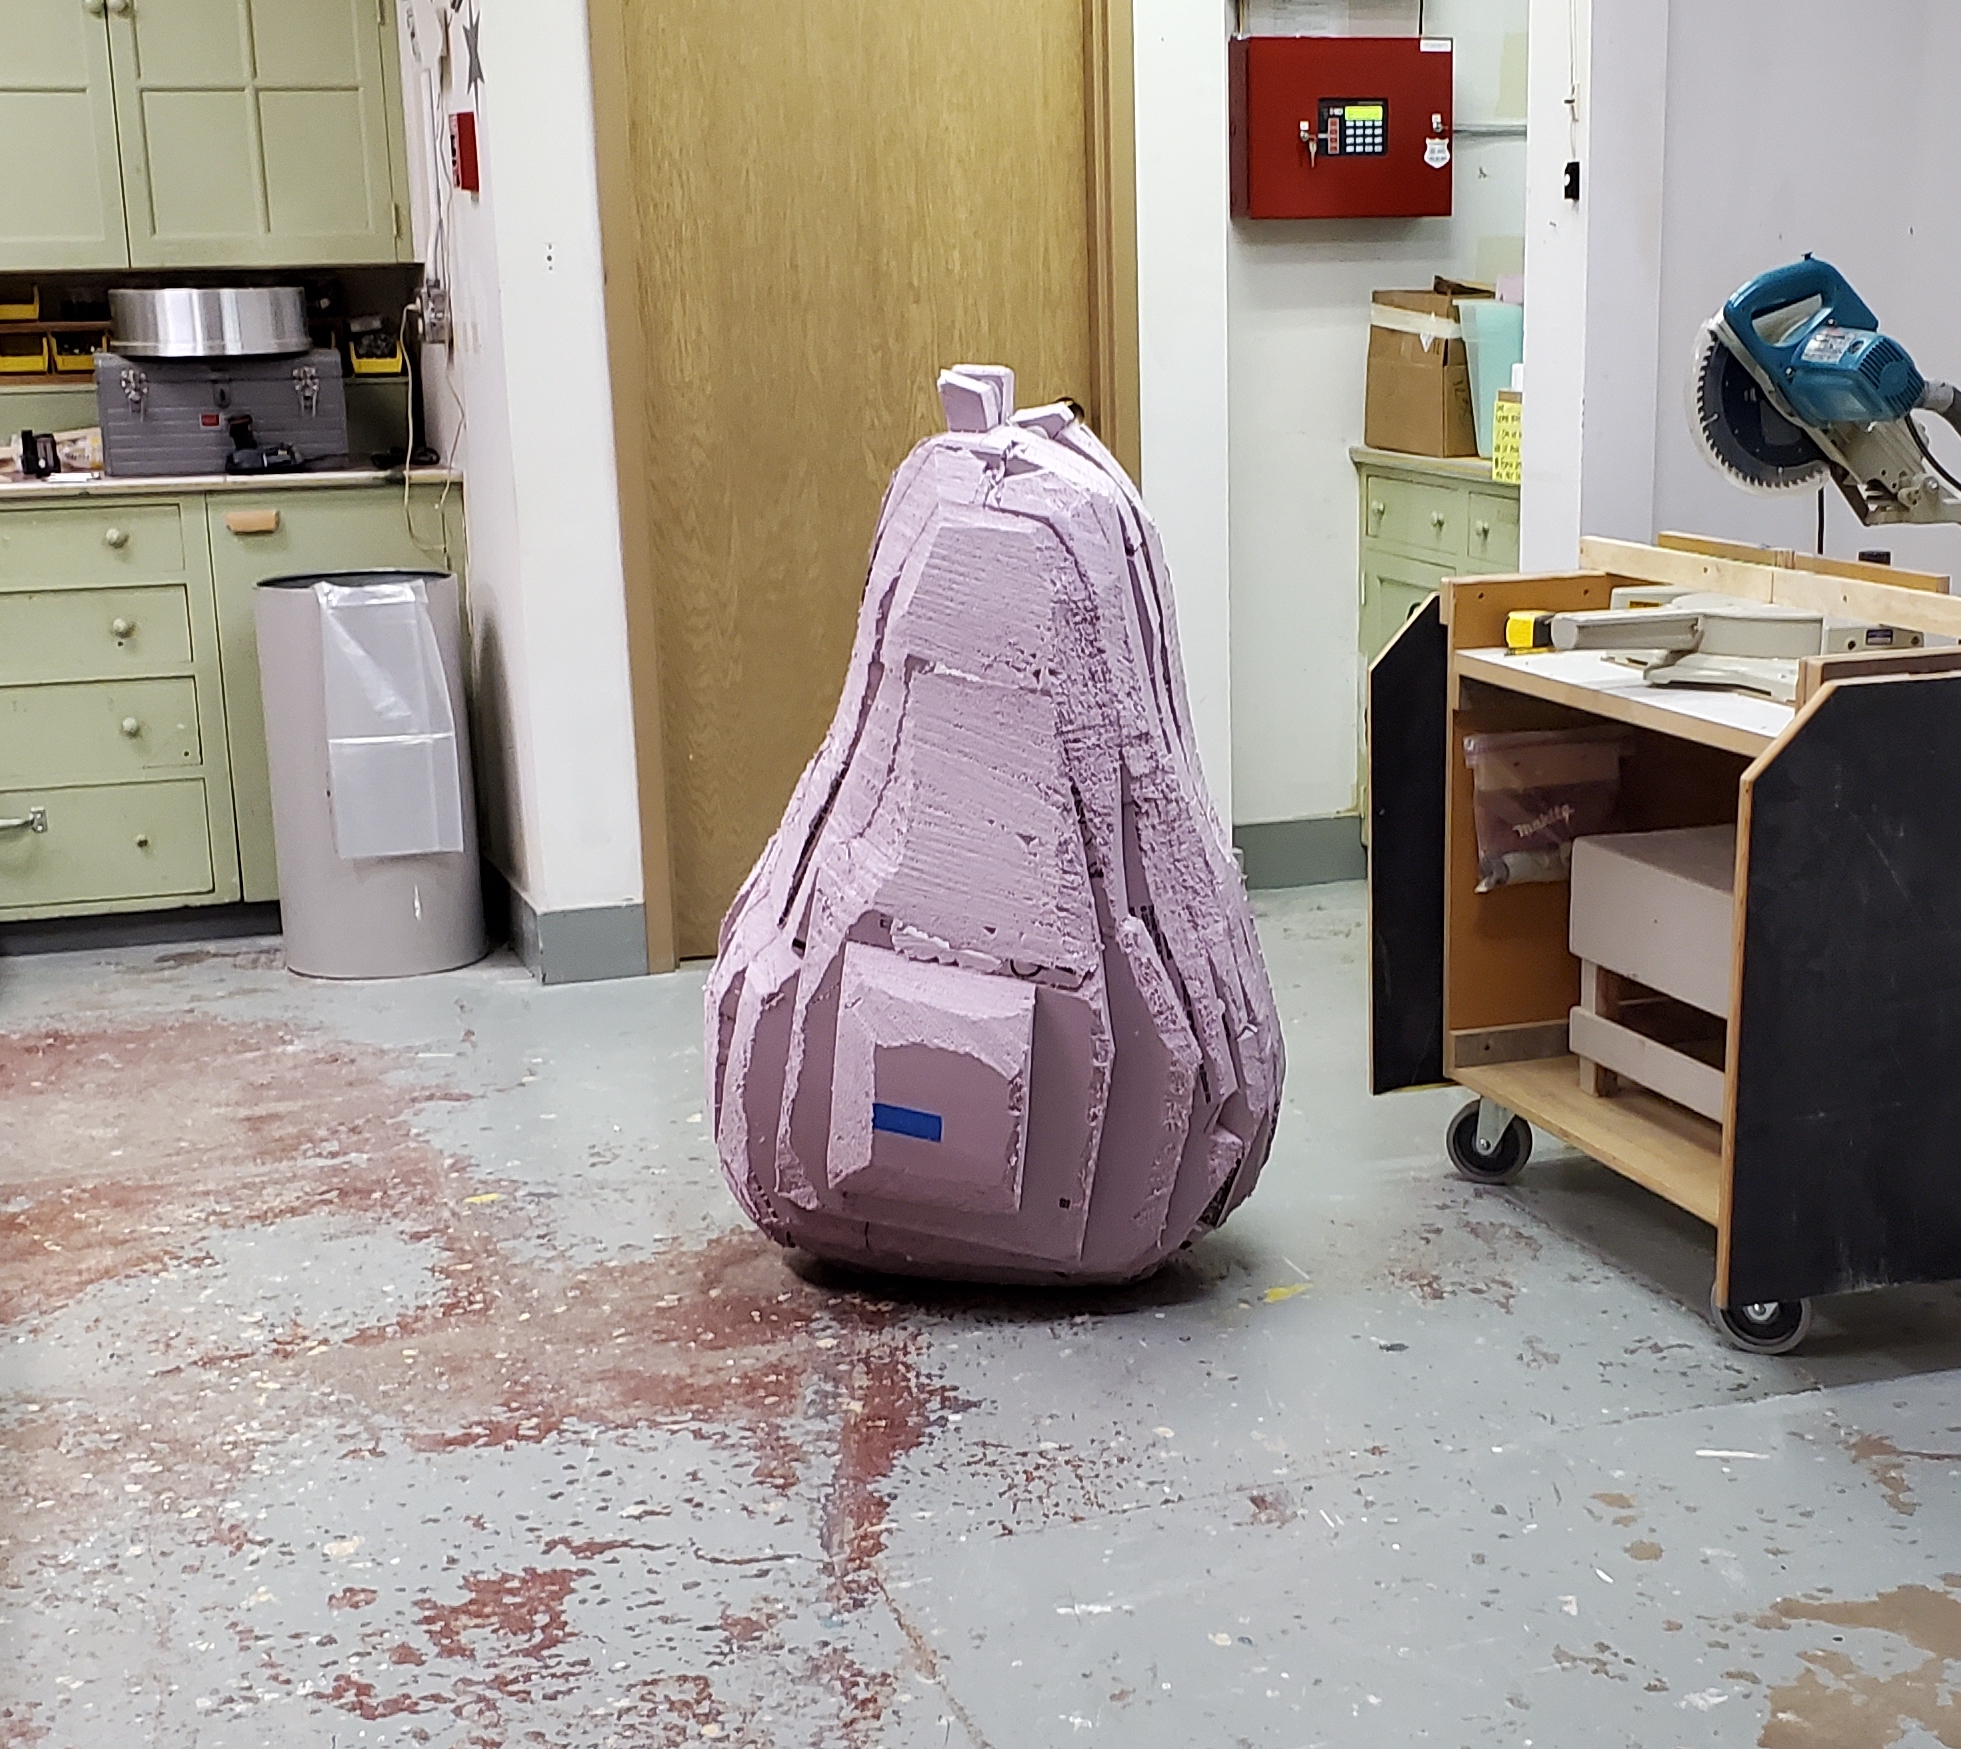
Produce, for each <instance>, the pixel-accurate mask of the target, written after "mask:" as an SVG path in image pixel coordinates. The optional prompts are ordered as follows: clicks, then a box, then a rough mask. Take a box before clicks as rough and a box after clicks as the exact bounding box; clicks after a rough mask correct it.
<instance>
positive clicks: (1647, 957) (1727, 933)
mask: <svg viewBox="0 0 1961 1749" xmlns="http://www.w3.org/2000/svg"><path fill="white" fill-rule="evenodd" d="M1735 887H1736V828H1735V827H1734V826H1689V827H1682V828H1678V829H1676V830H1672V831H1667V832H1617V833H1607V834H1602V835H1600V836H1598V837H1593V838H1581V839H1579V840H1577V841H1576V842H1575V844H1574V845H1573V897H1572V921H1571V926H1570V936H1569V945H1570V946H1571V948H1572V950H1573V953H1574V955H1575V957H1577V958H1579V959H1583V960H1592V961H1593V962H1594V964H1596V965H1601V966H1605V967H1606V968H1607V969H1608V970H1609V971H1612V972H1618V973H1620V975H1621V976H1622V977H1625V978H1632V979H1634V980H1635V982H1637V983H1641V984H1646V985H1647V986H1648V987H1649V988H1650V989H1652V990H1659V991H1661V992H1662V993H1663V994H1664V995H1668V996H1673V997H1674V998H1675V999H1676V1000H1677V1001H1679V1002H1687V1003H1689V1004H1690V1005H1691V1006H1692V1007H1695V1008H1700V1009H1702V1010H1703V1011H1704V1012H1705V1013H1708V1014H1717V1015H1721V1016H1722V1017H1723V1018H1724V1019H1725V1020H1727V1019H1728V1018H1729V1011H1730V974H1731V965H1730V961H1731V944H1732V939H1733V929H1732V924H1733V916H1734V911H1733V895H1734V892H1735Z"/></svg>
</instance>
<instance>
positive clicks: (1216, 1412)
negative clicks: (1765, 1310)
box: [0, 887, 1961, 1749]
mask: <svg viewBox="0 0 1961 1749" xmlns="http://www.w3.org/2000/svg"><path fill="white" fill-rule="evenodd" d="M1260 909H1261V927H1262V931H1263V934H1264V937H1265V940H1266V943H1267V950H1268V953H1269V955H1270V956H1271V964H1272V968H1273V972H1274V976H1275V980H1276V983H1277V984H1278V987H1279V991H1280V998H1281V1005H1282V1011H1283V1014H1284V1015H1285V1017H1286V1022H1287V1027H1288V1049H1289V1054H1290V1056H1291V1059H1292V1063H1291V1070H1290V1079H1289V1084H1288V1097H1287V1110H1286V1114H1285V1116H1284V1119H1283V1121H1282V1125H1281V1130H1280V1136H1279V1141H1278V1144H1277V1146H1276V1150H1275V1154H1274V1158H1273V1163H1272V1164H1271V1166H1270V1167H1269V1168H1268V1170H1267V1175H1266V1178H1265V1181H1264V1182H1263V1184H1262V1185H1261V1187H1260V1190H1259V1192H1258V1194H1257V1195H1256V1196H1255V1197H1254V1199H1253V1200H1252V1202H1251V1203H1250V1204H1248V1205H1247V1207H1246V1208H1245V1209H1244V1210H1242V1211H1241V1212H1240V1214H1239V1215H1238V1216H1237V1217H1235V1219H1234V1221H1233V1222H1232V1223H1231V1225H1230V1226H1228V1227H1227V1228H1226V1229H1225V1230H1224V1231H1223V1232H1221V1233H1218V1234H1215V1235H1213V1236H1211V1237H1209V1238H1207V1239H1205V1240H1203V1241H1202V1242H1201V1243H1199V1244H1198V1245H1197V1246H1195V1247H1194V1248H1193V1249H1192V1250H1191V1251H1190V1252H1189V1253H1187V1254H1185V1255H1184V1256H1182V1257H1181V1258H1180V1259H1179V1260H1178V1261H1176V1262H1175V1263H1174V1265H1173V1266H1172V1267H1171V1268H1169V1269H1168V1270H1166V1271H1165V1272H1164V1273H1163V1274H1162V1275H1160V1276H1159V1277H1158V1278H1156V1279H1155V1280H1153V1281H1151V1282H1149V1283H1146V1284H1144V1285H1143V1286H1140V1287H1137V1288H1134V1289H1131V1290H1128V1291H1125V1292H1121V1293H1117V1294H1101V1295H1088V1294H1070V1295H1061V1296H1057V1295H1043V1294H1032V1293H995V1292H985V1291H975V1290H971V1289H969V1290H959V1291H952V1290H940V1289H935V1288H932V1287H930V1286H921V1285H906V1284H899V1283H890V1282H884V1283H871V1284H867V1283H863V1282H855V1281H851V1280H848V1279H844V1278H840V1277H835V1276H831V1275H827V1274H826V1273H825V1272H824V1271H822V1270H820V1269H817V1268H814V1267H810V1266H799V1264H798V1263H797V1262H796V1260H795V1259H793V1258H792V1257H790V1256H789V1255H787V1254H785V1253H781V1252H778V1251H776V1250H775V1249H774V1248H773V1247H771V1246H769V1245H768V1244H766V1243H764V1242H762V1241H761V1240H759V1239H758V1238H756V1237H755V1236H753V1235H752V1234H751V1233H750V1232H749V1231H748V1230H747V1229H746V1228H745V1227H744V1225H743V1224H742V1222H741V1219H740V1217H739V1215H738V1214H737V1211H736V1209H735V1206H734V1204H733V1203H732V1202H731V1201H730V1199H729V1198H728V1197H727V1195H726V1194H725V1193H724V1191H723V1189H722V1186H721V1183H720V1181H719V1178H718V1176H717V1173H716V1171H715V1167H714V1163H713V1156H712V1149H711V1146H710V1141H709V1136H708V1133H707V1128H706V1125H705V1123H704V1120H703V1114H702V1106H703V1097H702V1088H701V1057H700V1051H699V1045H698V1033H699V1024H700V1017H699V991H700V978H699V976H698V975H695V974H691V973H685V972H684V973H681V974H678V975H676V976H674V977H671V978H664V979H653V980H643V981H639V982H633V983H621V984H610V985H588V986H583V987H572V988H558V989H549V990H546V989H540V988H539V987H537V986H536V985H534V984H533V983H532V982H531V980H530V979H529V978H528V977H527V976H526V975H525V974H524V973H523V972H522V971H521V970H520V969H518V968H517V967H516V966H514V965H513V964H511V963H510V962H508V961H505V960H493V961H491V962H488V963H486V964H485V965H483V966H481V967H478V968H475V969H473V970H471V971H468V972H464V973H459V974H455V975H452V976H448V977H441V978H431V979H424V980H419V981H415V982H411V983H405V984H401V985H359V986H332V985H321V984H313V983H306V982H302V981H301V980H298V979H295V978H292V977H290V976H288V975H287V974H286V973H285V972H284V971H283V970H281V969H280V966H279V961H278V957H277V954H276V952H275V951H273V950H272V948H271V947H270V945H269V944H266V943H263V942H260V943H245V944H228V945H226V946H223V947H221V948H174V949H154V948H152V949H142V950H126V951H121V952H116V953H107V954H87V955H83V954H69V955H60V956H50V957H45V958H41V959H32V960H19V959H16V960H0V1172H4V1178H5V1183H4V1185H0V1198H4V1216H5V1222H4V1227H3V1228H0V1232H3V1233H4V1256H5V1268H4V1273H0V1317H4V1319H5V1321H6V1323H5V1332H4V1339H5V1342H6V1347H5V1349H4V1356H5V1359H4V1363H3V1364H0V1437H3V1438H4V1450H5V1453H6V1457H5V1470H4V1474H3V1475H0V1483H3V1484H4V1488H3V1495H4V1506H0V1539H3V1541H0V1583H3V1584H4V1589H3V1590H0V1636H4V1637H0V1648H4V1653H5V1658H4V1664H0V1749H15V1746H23V1749H24V1746H26V1745H34V1744H45V1745H48V1746H50V1749H65V1746H69V1745H77V1746H85V1749H93V1746H95V1745H103V1746H116V1749H122V1746H125V1745H135V1744H148V1745H158V1746H167V1749H180V1746H189V1745H197V1746H198V1749H234V1746H245V1745H253V1746H257V1745H274V1744H277V1745H301V1746H307V1749H314V1746H317V1749H351V1746H353V1745H366V1744H430V1745H441V1746H445V1749H447V1746H451V1745H456V1746H464V1745H471V1746H490V1745H520V1744H522V1745H533V1744H536V1745H551V1746H554V1749H587V1746H594V1749H596V1746H600V1745H622V1746H633V1749H642V1746H650V1745H652V1746H661V1749H667V1746H674V1745H681V1744H689V1743H696V1742H714V1743H719V1744H723V1745H730V1746H733V1745H755V1746H759V1749H760V1746H768V1749H778V1746H783V1749H789V1746H799V1749H801V1746H804V1745H809V1746H812V1749H818V1746H822V1749H834V1746H844V1749H914V1746H931V1749H1034V1746H1041V1745H1049V1744H1084V1745H1090V1744H1096V1743H1111V1744H1122V1745H1125V1746H1126V1749H1192V1746H1211V1745H1243V1746H1248V1749H1308V1746H1309V1745H1321V1744H1327V1745H1336V1744H1340V1745H1351V1744H1352V1745H1362V1744H1367V1745H1372V1746H1373V1745H1383V1744H1398V1745H1400V1744H1414V1743H1437V1744H1446V1745H1471V1744H1501V1743H1502V1744H1506V1745H1535V1744H1539V1745H1546V1746H1547V1749H1551V1746H1553V1745H1560V1746H1570V1745H1574V1744H1580V1743H1585V1744H1589V1745H1593V1744H1628V1745H1639V1746H1640V1749H1668V1746H1670V1745H1707V1744H1762V1745H1766V1746H1769V1749H1814V1746H1815V1749H1826V1746H1830V1749H1867V1746H1869V1745H1870V1746H1874V1749H1877V1746H1879V1745H1885V1744H1894V1743H1899V1744H1907V1745H1927V1744H1935V1743H1939V1744H1947V1745H1961V1706H1958V1705H1957V1702H1956V1698H1955V1695H1956V1689H1957V1687H1961V1570H1957V1569H1961V1503H1958V1502H1957V1495H1956V1490H1955V1488H1954V1477H1955V1476H1956V1475H1957V1474H1961V1403H1957V1401H1956V1398H1955V1373H1954V1370H1953V1369H1954V1368H1955V1367H1956V1366H1957V1364H1961V1295H1957V1294H1956V1293H1955V1292H1954V1291H1952V1290H1947V1289H1939V1290H1932V1289H1930V1290H1918V1291H1900V1292H1892V1293H1885V1294H1875V1295H1871V1296H1868V1297H1865V1298H1861V1299H1858V1300H1851V1301H1845V1302H1840V1303H1838V1304H1834V1305H1828V1306H1826V1307H1824V1308H1823V1310H1822V1313H1821V1316H1820V1318H1819V1321H1818V1325H1817V1328H1816V1331H1815V1333H1814V1336H1813V1338H1812V1340H1811V1342H1810V1344H1809V1345H1808V1347H1807V1349H1806V1351H1805V1352H1804V1353H1803V1354H1802V1355H1801V1356H1799V1357H1795V1358H1791V1359H1785V1360H1762V1359H1754V1358H1747V1357H1744V1356H1741V1355H1737V1354H1734V1353H1731V1352H1730V1351H1728V1350H1726V1349H1724V1348H1723V1347H1721V1346H1720V1345H1719V1344H1718V1342H1717V1340H1716V1338H1715V1336H1714V1333H1713V1332H1712V1331H1711V1330H1710V1328H1709V1327H1708V1325H1707V1324H1706V1322H1705V1321H1704V1318H1703V1316H1702V1313H1701V1307H1702V1305H1703V1303H1704V1299H1705V1296H1706V1293H1707V1289H1708V1280H1709V1275H1710V1270H1711V1244H1710V1237H1709V1235H1708V1233H1707V1232H1706V1231H1705V1230H1703V1229H1701V1228H1699V1227H1698V1226H1697V1225H1696V1224H1695V1223H1694V1222H1693V1221H1691V1220H1689V1219H1688V1218H1686V1217H1684V1216H1681V1215H1679V1214H1677V1213H1676V1212H1675V1211H1674V1210H1672V1209H1670V1208H1668V1207H1666V1206H1664V1205H1663V1204H1661V1203H1659V1202H1658V1201H1655V1200H1654V1199H1652V1198H1650V1197H1648V1196H1646V1195H1644V1194H1643V1193H1641V1192H1640V1191H1638V1190H1635V1189H1633V1188H1632V1187H1631V1186H1628V1185H1626V1184H1624V1183H1623V1182H1622V1181H1621V1180H1619V1179H1617V1178H1615V1177H1614V1176H1613V1175H1611V1174H1610V1173H1608V1172H1606V1171H1605V1170H1603V1169H1601V1168H1599V1167H1597V1166H1595V1165H1593V1164H1592V1163H1591V1162H1588V1161H1585V1160H1582V1159H1578V1158H1576V1157H1574V1156H1571V1155H1562V1154H1558V1153H1556V1152H1553V1153H1550V1154H1549V1156H1548V1157H1547V1158H1545V1159H1543V1160H1542V1161H1541V1162H1539V1163H1535V1165H1534V1166H1533V1167H1532V1168H1531V1170H1529V1171H1528V1173H1527V1174H1526V1176H1525V1177H1524V1178H1523V1179H1522V1180H1521V1181H1520V1182H1519V1183H1518V1184H1517V1185H1516V1186H1514V1187H1512V1188H1510V1189H1507V1190H1502V1191H1498V1190H1480V1189H1474V1188H1473V1187H1471V1186H1468V1185H1465V1184H1462V1183H1460V1182H1458V1181H1457V1180H1456V1179H1454V1178H1453V1177H1452V1176H1451V1175H1450V1173H1449V1172H1448V1170H1447V1169H1446V1168H1445V1167H1444V1165H1443V1164H1442V1161H1441V1150H1440V1136H1441V1129H1442V1124H1443V1121H1444V1119H1445V1117H1446V1115H1447V1114H1448V1113H1449V1112H1450V1111H1451V1110H1452V1109H1454V1105H1455V1100H1454V1098H1453V1096H1451V1095H1449V1094H1418V1095H1407V1096H1404V1097H1401V1098H1397V1099H1390V1100H1379V1101H1371V1100H1370V1099H1369V1098H1368V1097H1367V1096H1366V1094H1365V1093H1364V1091H1363V1085H1364V1080H1363V1061H1362V1059H1363V1033H1364V1023H1363V994H1364V992H1363V965H1364V946H1363V937H1362V903H1361V897H1360V894H1359V892H1358V891H1357V890H1356V889H1354V888H1348V887H1336V888H1323V889H1317V890H1312V891H1308V892H1301V893H1292V894H1281V895H1268V896H1266V897H1265V898H1264V900H1263V902H1262V904H1261V907H1260ZM1542 1146H1543V1144H1542Z"/></svg>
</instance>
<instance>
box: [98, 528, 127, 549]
mask: <svg viewBox="0 0 1961 1749" xmlns="http://www.w3.org/2000/svg"><path fill="white" fill-rule="evenodd" d="M102 544H103V545H104V546H105V547H115V548H116V549H117V550H118V551H120V550H121V549H122V548H124V547H126V546H128V545H129V530H128V529H126V528H105V529H104V530H103V531H102Z"/></svg>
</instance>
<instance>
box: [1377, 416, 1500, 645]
mask: <svg viewBox="0 0 1961 1749" xmlns="http://www.w3.org/2000/svg"><path fill="white" fill-rule="evenodd" d="M1349 454H1350V456H1351V457H1352V458H1353V460H1354V463H1355V471H1356V474H1357V476H1358V478H1359V481H1360V489H1361V523H1362V531H1361V532H1362V540H1361V550H1362V567H1361V590H1362V601H1361V643H1362V662H1363V665H1364V667H1366V666H1367V665H1368V664H1369V663H1370V662H1373V661H1374V660H1375V659H1376V657H1377V656H1378V655H1380V654H1381V653H1382V648H1383V646H1384V645H1385V644H1387V643H1388V642H1389V640H1390V639H1391V638H1392V637H1394V636H1395V635H1396V631H1397V629H1398V628H1399V627H1400V626H1401V625H1402V623H1403V621H1404V620H1406V619H1407V618H1408V617H1409V616H1410V615H1411V614H1412V613H1414V612H1415V611H1416V609H1417V608H1419V607H1421V606H1422V605H1423V603H1424V602H1425V601H1427V600H1428V599H1429V598H1430V597H1431V596H1432V595H1434V594H1435V593H1436V592H1437V586H1438V585H1439V584H1440V583H1441V582H1442V581H1443V579H1444V578H1446V577H1468V576H1481V575H1484V574H1487V573H1496V572H1506V571H1515V570H1517V569H1518V488H1517V487H1516V486H1501V485H1497V484H1495V483H1494V482H1493V480H1492V478H1491V464H1490V463H1489V462H1488V461H1480V460H1478V459H1477V458H1476V457H1474V456H1473V457H1466V458H1464V459H1462V460H1458V459H1455V458H1452V459H1448V460H1446V459H1444V458H1442V457H1433V456H1421V455H1401V454H1398V453H1396V452H1395V451H1393V450H1386V449H1359V448H1358V449H1354V450H1351V451H1350V452H1349Z"/></svg>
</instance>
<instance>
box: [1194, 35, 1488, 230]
mask: <svg viewBox="0 0 1961 1749" xmlns="http://www.w3.org/2000/svg"><path fill="white" fill-rule="evenodd" d="M1230 52H1231V57H1232V59H1231V74H1232V212H1233V217H1234V218H1237V219H1368V218H1409V219H1415V218H1444V217H1447V216H1448V215H1449V213H1450V160H1451V112H1450V80H1451V60H1452V56H1451V43H1450V39H1449V38H1448V37H1438V36H1421V37H1418V36H1240V37H1234V38H1233V39H1232V43H1231V45H1230Z"/></svg>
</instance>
